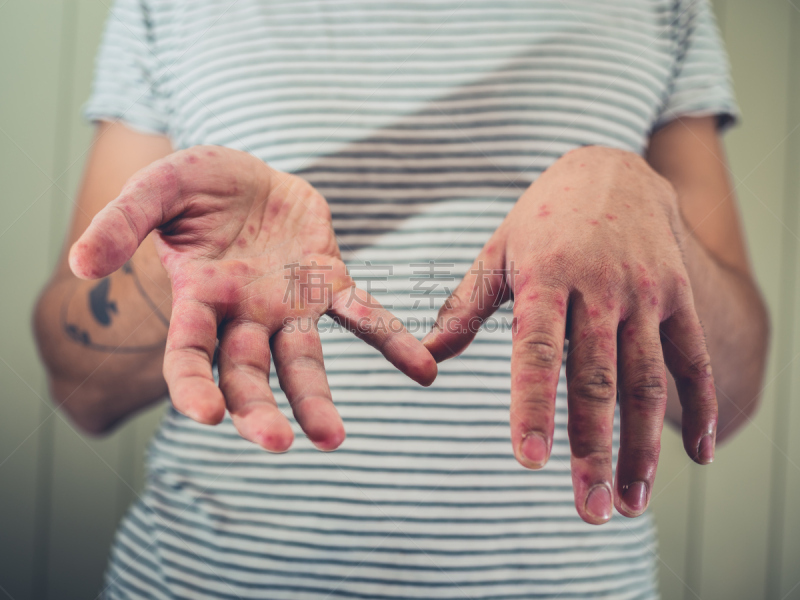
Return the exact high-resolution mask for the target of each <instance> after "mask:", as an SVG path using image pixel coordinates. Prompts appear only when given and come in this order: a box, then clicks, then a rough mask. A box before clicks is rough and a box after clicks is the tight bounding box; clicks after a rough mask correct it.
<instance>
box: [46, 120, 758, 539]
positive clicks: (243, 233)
mask: <svg viewBox="0 0 800 600" xmlns="http://www.w3.org/2000/svg"><path fill="white" fill-rule="evenodd" d="M209 152H215V153H216V154H215V155H214V156H210V155H208V153H209ZM163 157H167V158H166V159H164V160H161V161H160V162H155V163H154V164H152V165H151V163H153V161H157V160H158V159H161V158H163ZM646 158H647V160H646V161H645V160H643V159H642V158H640V157H638V156H636V155H634V154H631V153H627V152H623V151H619V150H613V149H609V148H597V147H589V148H582V149H579V150H575V151H573V152H571V153H568V154H567V155H565V156H564V157H562V158H561V159H560V160H558V161H557V162H556V163H555V164H554V165H552V166H551V168H550V169H548V171H547V172H546V173H545V174H544V175H542V177H540V178H539V180H537V182H536V183H534V184H533V185H532V186H531V187H530V188H529V189H528V190H527V191H526V193H525V194H523V196H522V197H521V198H520V200H519V202H518V203H517V205H516V206H515V208H514V209H513V210H512V211H511V213H510V214H509V216H508V218H507V219H506V220H505V222H504V223H503V224H502V225H501V227H500V228H499V229H498V230H497V232H496V233H495V234H494V235H493V237H492V238H491V239H490V241H489V242H488V243H487V244H486V246H485V247H484V249H483V251H482V252H481V254H480V255H479V257H478V258H477V259H476V261H475V265H474V267H473V269H472V271H471V273H470V274H469V275H468V276H467V277H466V278H465V280H464V281H463V282H462V283H461V285H460V286H459V287H458V289H457V290H456V291H455V292H454V294H453V296H452V297H451V299H450V300H449V301H448V302H447V303H446V304H445V306H444V307H443V309H442V311H441V312H440V315H439V321H438V324H437V325H438V326H437V328H436V329H435V330H434V331H433V332H432V333H431V334H430V335H429V336H428V337H427V338H426V339H425V340H424V343H425V346H426V347H427V349H428V350H429V351H430V355H429V354H427V352H426V351H425V350H424V348H423V347H422V346H420V345H418V343H416V340H414V339H413V337H412V336H410V334H408V333H406V332H404V331H399V332H396V333H393V334H390V335H389V336H388V337H386V338H379V337H377V338H376V337H375V336H377V335H379V334H378V333H377V328H370V326H369V324H370V323H374V322H375V320H376V319H378V318H387V319H388V318H391V317H390V316H389V315H388V314H387V313H385V312H382V309H380V308H377V307H375V306H374V305H373V304H372V303H370V302H368V301H367V300H368V299H367V298H366V296H365V295H363V294H362V298H363V299H364V300H365V302H363V303H351V304H350V305H349V306H344V304H345V302H344V301H343V300H342V299H343V298H345V297H350V295H351V294H352V289H353V288H352V282H351V281H350V280H349V278H347V276H346V273H345V272H344V269H343V266H342V265H341V261H340V259H339V255H338V249H337V248H336V247H335V241H334V239H333V236H332V233H331V230H330V215H329V212H328V211H327V206H326V205H325V202H324V199H323V198H322V197H321V196H319V194H317V193H316V192H315V191H314V190H313V188H311V187H310V186H308V184H306V183H305V182H302V181H300V180H299V179H297V178H295V177H292V176H289V175H286V174H282V173H279V172H276V171H274V170H272V169H270V168H269V167H267V166H266V165H263V163H260V162H259V161H255V159H253V158H252V157H249V156H248V155H246V154H243V153H236V152H234V151H229V150H224V149H221V148H193V149H190V150H189V151H185V152H180V153H174V154H172V153H171V148H169V143H168V141H167V140H166V139H165V138H163V137H159V136H145V135H143V134H138V133H134V132H132V131H130V130H128V129H126V128H125V127H124V126H122V125H120V124H103V125H101V127H100V129H99V131H98V138H97V141H96V144H95V146H94V151H93V153H92V156H91V158H90V161H89V166H88V168H87V174H86V176H85V180H84V184H83V188H82V192H81V194H80V196H79V201H78V210H77V211H76V213H75V216H74V221H73V225H72V228H71V231H70V235H69V239H68V245H67V248H68V247H69V246H70V245H72V251H71V253H70V254H69V261H67V252H66V249H65V253H64V255H63V256H62V260H61V263H60V265H59V268H58V269H57V271H56V274H55V275H54V278H53V280H52V281H51V282H50V284H49V285H48V286H47V288H46V289H45V291H44V292H43V294H42V296H41V298H40V301H39V304H38V306H37V310H36V315H35V325H36V330H37V337H38V340H39V346H40V350H41V352H42V355H43V358H44V360H45V363H46V365H47V367H48V373H49V375H50V382H51V387H52V389H53V392H54V395H55V396H56V398H57V400H58V401H59V402H60V403H61V404H62V405H63V406H64V407H65V408H66V409H67V411H68V412H69V414H70V415H71V416H72V417H73V419H75V421H76V422H77V423H78V424H79V425H81V426H82V427H84V428H85V429H87V430H90V431H96V432H101V431H106V430H108V429H109V428H111V427H112V426H113V425H114V424H115V423H118V422H119V421H120V420H122V419H123V418H125V417H126V416H127V415H129V414H131V413H132V412H134V411H136V410H138V409H139V408H141V407H143V406H146V405H148V404H150V403H152V402H154V401H155V400H156V399H158V398H159V397H161V396H162V395H163V393H164V392H166V390H167V387H169V391H170V393H171V396H172V401H173V402H174V403H175V406H176V407H177V408H178V410H180V411H181V412H183V413H184V414H187V415H188V416H190V417H192V418H195V419H197V420H199V421H200V422H205V423H215V422H218V420H219V419H220V418H221V417H222V415H223V414H224V410H225V409H226V408H227V410H229V411H231V413H232V415H233V416H234V422H235V423H236V425H237V427H238V428H239V431H240V432H241V433H242V435H243V436H244V437H245V438H247V439H251V440H252V441H254V442H256V443H260V444H261V445H262V446H264V447H267V448H269V449H273V450H282V449H285V448H286V447H288V444H289V443H291V438H290V433H291V432H290V430H289V429H288V424H287V423H286V422H285V421H284V420H283V419H282V417H281V416H280V415H279V414H278V411H277V409H276V408H275V406H274V399H273V398H272V396H271V394H270V392H269V389H268V388H267V386H266V372H267V368H268V364H269V356H270V354H269V353H270V351H271V352H272V358H273V360H274V361H275V362H276V365H277V367H278V373H279V378H280V383H281V386H282V388H283V389H284V391H286V393H287V395H288V396H289V398H290V400H291V401H292V405H293V408H294V410H295V414H296V416H297V417H298V420H299V421H300V423H301V425H302V426H303V429H304V430H305V431H306V433H307V434H308V435H309V437H310V438H311V439H312V441H314V443H315V444H317V446H318V447H320V448H322V449H333V448H335V447H336V446H337V445H338V444H339V443H341V440H342V439H343V437H344V431H343V428H342V425H341V420H340V419H339V417H338V415H337V414H336V411H335V408H333V405H332V404H331V399H330V391H329V389H328V388H327V383H325V377H324V370H323V365H322V360H321V352H320V350H319V341H318V339H317V338H316V337H315V335H309V334H302V333H299V332H297V331H294V330H292V331H291V332H287V331H286V330H285V329H284V328H283V323H284V321H285V319H287V318H288V319H290V322H295V321H296V320H297V319H303V318H306V319H310V320H311V321H312V322H313V321H314V320H315V319H317V318H318V317H319V316H320V315H321V314H324V313H326V312H327V313H328V314H332V315H334V316H336V317H337V318H339V319H341V320H343V321H344V322H346V323H348V324H349V325H350V326H351V327H352V328H353V329H354V330H356V332H357V334H358V335H360V336H361V337H362V338H364V339H366V340H367V341H368V342H370V343H372V344H373V345H375V346H377V347H379V348H380V349H381V350H382V351H383V352H384V354H385V355H386V356H387V358H389V360H390V361H392V362H393V363H394V364H395V365H396V366H398V368H400V369H401V370H403V371H404V372H406V373H407V374H409V375H410V376H412V378H414V379H415V380H417V381H419V382H421V383H423V384H429V383H430V382H431V381H432V380H433V378H434V377H435V364H434V361H433V359H432V358H431V355H432V356H433V357H435V359H436V361H441V360H445V359H447V358H449V357H451V356H454V355H456V354H458V352H460V351H462V350H463V349H464V348H466V346H467V345H468V344H469V343H470V342H471V340H472V339H473V338H474V335H475V327H474V325H475V324H476V323H480V322H481V321H482V320H483V319H485V318H487V317H488V316H489V315H490V314H491V313H492V312H493V311H494V310H495V309H496V307H497V306H498V305H499V304H500V303H502V302H504V301H508V300H511V299H514V301H515V305H514V312H515V327H514V338H513V351H512V363H511V374H512V407H511V441H512V444H513V447H514V451H515V455H516V456H517V459H518V460H519V462H520V463H521V464H522V465H524V466H525V467H528V468H541V467H542V466H543V465H544V464H545V463H546V461H547V459H548V457H549V454H550V448H551V445H552V433H553V412H554V401H555V389H556V383H557V378H558V371H559V368H560V365H561V358H562V346H563V341H564V339H565V338H568V339H569V340H570V354H569V357H568V360H567V378H568V390H569V392H568V396H569V436H570V443H571V448H572V470H573V483H574V488H575V502H576V508H577V510H578V513H579V514H580V516H581V517H582V518H583V519H584V520H585V521H587V522H589V523H597V524H599V523H602V522H605V521H606V520H608V518H610V516H611V506H612V502H613V504H614V505H615V506H616V507H617V509H618V510H619V511H620V512H621V513H622V514H623V515H625V516H629V517H633V516H637V515H639V514H641V513H642V512H643V511H644V509H645V508H646V506H647V503H648V502H649V499H650V495H651V491H652V486H653V482H654V479H655V471H656V465H657V462H658V452H659V446H660V442H659V440H660V436H661V429H662V425H663V420H664V417H665V415H666V417H667V418H668V419H670V420H671V421H673V422H676V423H680V424H681V426H682V429H683V437H684V442H685V447H686V451H687V453H688V454H689V456H691V457H692V458H693V459H694V460H696V461H697V462H699V463H701V464H707V463H708V462H710V461H711V460H712V459H713V451H714V445H715V440H716V439H717V438H719V439H721V438H723V437H725V436H727V435H730V434H731V433H732V432H733V431H734V430H735V429H736V428H737V427H739V426H740V425H741V424H742V423H744V422H746V420H747V419H748V418H749V415H750V414H752V412H753V411H754V410H755V407H756V405H757V402H758V397H759V387H760V382H761V380H762V378H763V372H764V363H765V357H766V344H767V330H768V325H767V323H768V320H767V316H766V311H765V309H764V305H763V302H762V301H761V298H760V296H759V293H758V290H757V288H756V286H755V284H754V282H753V278H752V275H751V273H750V267H749V265H748V261H747V254H746V251H745V245H744V242H743V236H742V233H741V228H740V226H739V221H738V215H737V211H736V206H735V202H734V200H733V194H732V190H731V186H730V183H729V181H728V177H727V166H726V164H727V163H726V161H725V157H724V155H723V153H722V150H721V148H720V145H719V140H718V137H717V134H716V131H715V127H714V123H713V120H712V119H710V118H708V119H687V120H683V121H676V122H674V123H672V124H670V125H668V126H667V127H664V128H663V129H661V130H660V131H658V132H656V133H655V134H654V135H653V137H652V139H651V143H650V147H649V149H648V153H647V157H646ZM256 163H258V164H256ZM146 165H150V166H148V167H147V168H146V169H145V170H144V171H139V169H141V168H142V167H145V166H146ZM137 171H139V172H138V173H137ZM134 173H136V175H135V176H134V177H133V178H132V179H131V180H130V181H128V183H125V182H126V180H128V178H129V177H131V176H132V175H134ZM123 184H125V186H124V189H122V193H121V194H120V189H121V188H123ZM290 191H291V192H290ZM114 198H115V199H114ZM111 199H114V200H112V201H111V202H109V200H111ZM298 199H299V200H298ZM223 200H224V202H223ZM92 217H94V219H93V220H91V219H92ZM90 220H91V223H90ZM249 225H252V226H253V227H254V231H252V232H251V231H250V230H249V227H248V226H249ZM292 263H299V264H302V265H305V266H308V267H312V266H313V268H311V269H307V270H305V271H303V273H313V274H315V275H317V276H318V277H320V278H321V279H322V280H324V281H326V282H329V283H330V286H331V287H330V293H328V294H327V295H325V298H324V300H323V301H320V302H310V301H309V302H305V303H303V302H300V303H299V304H294V305H292V307H291V308H287V306H286V305H287V303H286V302H283V300H284V299H285V296H284V294H285V289H286V285H287V283H286V282H287V278H289V277H291V276H292V273H293V271H291V269H286V268H284V265H288V264H292ZM126 264H127V265H129V268H130V270H129V271H127V272H126V267H124V265H126ZM162 265H163V266H162ZM70 267H71V270H70ZM121 267H122V268H121ZM209 267H212V268H213V271H208V270H207V269H208V268H209ZM323 267H324V268H323ZM328 267H330V268H328ZM73 272H74V273H76V274H78V275H80V276H81V277H90V278H98V277H99V278H105V277H108V279H100V282H101V283H102V282H103V281H108V282H109V283H108V284H107V285H106V286H105V288H104V289H98V287H97V286H98V285H99V283H98V282H97V281H83V280H80V279H78V278H76V277H75V275H74V274H73ZM133 274H136V275H137V276H138V281H139V282H140V285H139V286H138V287H137V286H136V285H135V281H134V277H133ZM292 281H294V280H292ZM304 281H307V280H303V279H300V280H297V281H294V283H295V284H296V285H297V286H298V288H299V289H298V293H297V295H296V296H293V298H300V299H303V298H306V296H304V295H303V294H304V292H303V291H302V288H303V285H302V284H303V282H304ZM348 290H349V293H347V292H348ZM92 294H94V297H95V299H96V300H97V301H96V302H94V303H93V302H88V301H87V300H88V299H89V298H90V296H91V295H92ZM306 299H308V298H306ZM257 300H260V301H261V302H260V303H259V302H256V301H257ZM170 302H171V303H172V305H173V307H174V308H177V309H178V310H173V311H172V313H171V314H174V315H180V317H179V318H172V319H171V320H170V321H168V322H169V333H168V334H167V326H166V325H165V322H164V321H165V319H170V317H171V314H170V311H169V308H168V306H169V304H170ZM111 303H114V309H112V308H111V307H110V306H111ZM259 304H263V305H261V306H259ZM288 304H292V303H288ZM365 304H366V305H367V307H365V306H364V305H365ZM89 306H94V307H96V308H97V309H98V310H99V312H98V314H94V310H93V309H90V308H87V307H89ZM375 311H377V312H375ZM159 313H163V315H162V317H163V318H159ZM59 315H61V316H60V317H59ZM65 315H66V317H65ZM279 317H280V318H279ZM365 318H366V320H365ZM103 321H108V323H107V324H103ZM364 322H366V324H367V325H366V326H365V327H356V326H355V325H354V324H355V323H364ZM701 322H702V324H703V325H702V326H701ZM70 325H72V327H73V329H72V330H69V327H68V326H70ZM218 329H219V331H220V334H219V335H220V349H219V352H220V356H219V366H220V373H221V382H220V389H217V388H216V386H214V384H213V381H212V380H211V378H210V360H211V356H212V353H213V349H214V343H215V341H216V339H217V330H218ZM704 329H705V331H704ZM70 331H71V332H72V333H70ZM75 331H78V332H81V331H83V332H86V333H87V337H88V343H87V339H84V338H82V337H81V336H80V335H77V334H76V333H75ZM167 335H168V337H167ZM104 336H105V337H104ZM706 336H708V337H707V338H706ZM103 340H105V343H104V344H100V343H99V342H100V341H103ZM76 344H79V345H81V346H83V347H84V348H86V349H87V350H86V351H83V352H75V351H74V348H75V345H76ZM101 346H102V347H109V346H110V347H112V348H120V349H122V348H130V349H131V350H130V351H129V352H125V351H119V350H117V351H115V352H113V353H111V352H109V351H107V350H105V351H104V350H102V349H101V348H100V347H101ZM165 348H166V354H165V351H164V349H165ZM710 357H714V358H713V359H712V358H710ZM162 362H163V366H164V376H161V373H160V369H159V367H160V365H161V363H162ZM667 369H669V371H670V372H671V373H672V375H671V376H670V374H669V373H668V372H667ZM307 380H313V381H314V382H315V383H314V385H312V386H311V389H306V388H305V387H304V386H305V385H306V381H307ZM715 382H716V388H715ZM617 390H619V402H620V406H621V414H622V431H621V447H620V453H619V462H618V467H617V474H616V480H615V481H614V482H613V484H612V474H611V427H612V420H613V414H614V405H615V402H616V398H617ZM718 400H719V403H718ZM718 406H719V409H718Z"/></svg>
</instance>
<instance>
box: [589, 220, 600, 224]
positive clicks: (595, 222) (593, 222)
mask: <svg viewBox="0 0 800 600" xmlns="http://www.w3.org/2000/svg"><path fill="white" fill-rule="evenodd" d="M589 225H600V221H598V220H597V219H589Z"/></svg>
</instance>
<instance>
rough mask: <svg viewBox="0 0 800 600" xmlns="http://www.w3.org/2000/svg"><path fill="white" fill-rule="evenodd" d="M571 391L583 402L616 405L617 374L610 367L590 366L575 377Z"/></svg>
mask: <svg viewBox="0 0 800 600" xmlns="http://www.w3.org/2000/svg"><path fill="white" fill-rule="evenodd" d="M569 391H571V392H573V393H574V394H575V395H576V396H577V397H578V398H580V399H581V400H588V401H590V402H593V403H598V404H611V403H614V402H616V399H617V381H616V373H615V372H614V369H613V368H611V367H610V366H608V365H599V364H596V365H589V366H587V367H584V368H582V369H581V370H580V371H579V372H578V373H577V374H576V375H575V378H574V379H573V380H572V382H571V386H570V390H569Z"/></svg>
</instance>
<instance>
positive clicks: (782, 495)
mask: <svg viewBox="0 0 800 600" xmlns="http://www.w3.org/2000/svg"><path fill="white" fill-rule="evenodd" d="M795 9H796V10H795ZM789 12H790V18H791V23H792V34H791V35H792V39H791V45H790V49H789V50H790V70H789V73H788V75H789V81H790V88H789V94H790V95H789V113H788V123H787V127H788V131H790V132H791V134H790V137H789V139H788V140H787V141H786V147H787V160H786V175H787V181H786V188H787V189H786V192H787V195H786V199H785V203H784V213H783V214H784V217H785V220H786V224H787V226H788V227H790V228H791V229H792V230H793V234H794V235H793V236H791V237H790V238H788V239H787V241H789V242H791V243H788V244H784V247H785V248H791V249H792V250H794V252H793V255H792V254H790V253H787V252H784V256H783V258H784V260H785V263H784V265H783V268H784V272H785V273H786V275H785V281H786V284H787V292H786V294H785V295H784V297H783V298H782V301H783V307H782V308H783V310H782V314H781V315H780V317H781V318H786V319H787V320H789V319H791V321H792V322H793V325H794V327H793V329H792V330H787V325H788V323H786V324H785V325H783V326H780V327H778V328H776V329H777V331H776V333H778V334H779V335H780V334H785V335H789V334H791V335H792V336H793V339H792V340H791V343H787V344H786V360H787V361H789V360H791V361H792V362H791V367H790V368H788V369H787V370H786V372H785V373H783V374H782V375H786V380H787V384H788V385H786V386H785V387H783V386H782V387H781V391H782V393H783V397H782V398H780V399H779V402H780V405H779V406H778V414H777V417H778V418H777V419H776V427H775V428H776V447H775V448H774V452H773V455H774V463H775V464H774V467H775V468H774V469H773V471H774V472H775V481H774V487H773V494H774V498H773V501H772V509H773V513H774V514H773V527H772V531H771V532H770V533H771V535H772V543H773V544H774V546H775V547H774V548H771V550H772V552H771V553H770V558H771V559H772V560H773V561H774V563H775V564H774V566H773V569H772V570H771V572H770V581H769V582H768V583H769V591H770V596H769V598H770V599H772V598H775V599H777V600H800V511H798V508H799V507H800V506H799V505H800V404H799V403H798V397H800V314H798V309H800V239H798V237H797V236H800V5H799V4H797V3H795V5H794V6H793V9H792V10H790V11H789ZM789 285H791V286H792V287H791V288H789V287H788V286H789Z"/></svg>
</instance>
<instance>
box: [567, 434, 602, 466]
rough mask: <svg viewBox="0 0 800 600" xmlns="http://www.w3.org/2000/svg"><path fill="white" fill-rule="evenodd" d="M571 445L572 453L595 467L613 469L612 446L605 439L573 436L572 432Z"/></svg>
mask: <svg viewBox="0 0 800 600" xmlns="http://www.w3.org/2000/svg"><path fill="white" fill-rule="evenodd" d="M569 445H570V451H571V452H572V455H573V456H574V457H575V458H579V459H581V460H584V461H586V462H588V463H589V464H590V465H591V466H592V468H593V469H596V470H604V471H610V470H611V468H612V460H611V458H612V457H611V446H609V445H608V444H607V443H606V442H604V441H603V440H599V439H593V438H588V437H582V436H573V435H572V433H570V439H569Z"/></svg>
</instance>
